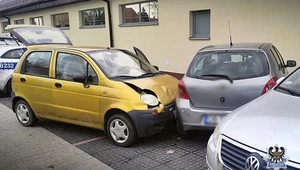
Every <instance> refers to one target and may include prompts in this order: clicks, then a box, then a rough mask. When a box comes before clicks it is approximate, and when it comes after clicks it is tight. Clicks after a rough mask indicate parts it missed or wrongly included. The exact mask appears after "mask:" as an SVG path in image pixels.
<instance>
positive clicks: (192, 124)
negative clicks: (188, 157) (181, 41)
mask: <svg viewBox="0 0 300 170" xmlns="http://www.w3.org/2000/svg"><path fill="white" fill-rule="evenodd" d="M295 65H296V62H295V61H293V60H289V61H287V64H285V62H284V60H283V58H282V57H281V55H280V53H279V51H278V50H277V48H276V47H275V46H274V45H273V44H271V43H239V44H234V45H233V46H230V45H217V46H207V47H205V48H203V49H201V50H199V51H198V53H197V54H196V56H195V57H194V58H193V60H192V62H191V64H190V66H189V67H188V70H187V72H186V74H185V75H184V77H183V78H182V80H181V81H180V83H179V85H178V87H179V96H178V98H177V101H176V105H177V112H178V119H177V120H178V122H177V123H178V126H177V127H178V132H179V134H185V132H188V131H189V130H198V129H213V128H214V127H215V126H216V125H217V124H218V122H219V121H220V120H221V119H222V117H224V116H225V115H227V114H228V113H230V112H232V111H233V110H234V109H236V108H238V107H239V106H242V105H244V104H246V103H248V102H250V101H252V100H253V99H255V98H257V97H259V96H261V95H263V94H265V93H266V92H267V91H269V90H270V89H271V88H272V87H273V86H274V85H275V84H276V80H277V79H278V78H280V77H282V76H285V75H287V74H288V70H287V68H286V67H294V66H295Z"/></svg>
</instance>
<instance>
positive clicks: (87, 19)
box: [81, 8, 105, 27]
mask: <svg viewBox="0 0 300 170" xmlns="http://www.w3.org/2000/svg"><path fill="white" fill-rule="evenodd" d="M81 18H82V26H83V27H85V26H87V27H88V26H104V25H105V14H104V8H97V9H90V10H84V11H81Z"/></svg>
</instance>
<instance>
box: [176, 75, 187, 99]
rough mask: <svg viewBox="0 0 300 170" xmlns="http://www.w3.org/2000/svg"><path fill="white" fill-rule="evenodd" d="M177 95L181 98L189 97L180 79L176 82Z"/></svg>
mask: <svg viewBox="0 0 300 170" xmlns="http://www.w3.org/2000/svg"><path fill="white" fill-rule="evenodd" d="M178 93H179V94H178V97H179V98H182V99H189V94H188V93H187V91H186V89H185V85H184V82H183V80H182V79H181V80H180V81H179V83H178Z"/></svg>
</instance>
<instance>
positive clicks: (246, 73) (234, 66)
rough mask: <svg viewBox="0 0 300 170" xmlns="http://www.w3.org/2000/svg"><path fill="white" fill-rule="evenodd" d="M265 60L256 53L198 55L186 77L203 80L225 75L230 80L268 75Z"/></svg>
mask: <svg viewBox="0 0 300 170" xmlns="http://www.w3.org/2000/svg"><path fill="white" fill-rule="evenodd" d="M268 68H269V67H268V63H267V58H266V56H265V54H264V53H262V52H257V51H245V50H243V51H212V52H200V53H198V54H197V55H196V56H195V57H194V59H193V61H192V64H191V65H190V67H189V69H188V72H187V76H189V77H193V78H204V77H207V76H209V75H213V76H216V75H226V76H228V77H229V78H230V79H232V80H239V79H246V78H254V77H260V76H265V75H267V74H269V69H268Z"/></svg>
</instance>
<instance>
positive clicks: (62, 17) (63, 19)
mask: <svg viewBox="0 0 300 170" xmlns="http://www.w3.org/2000/svg"><path fill="white" fill-rule="evenodd" d="M52 21H53V26H54V27H56V28H69V27H70V21H69V14H68V13H63V14H55V15H52Z"/></svg>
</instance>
